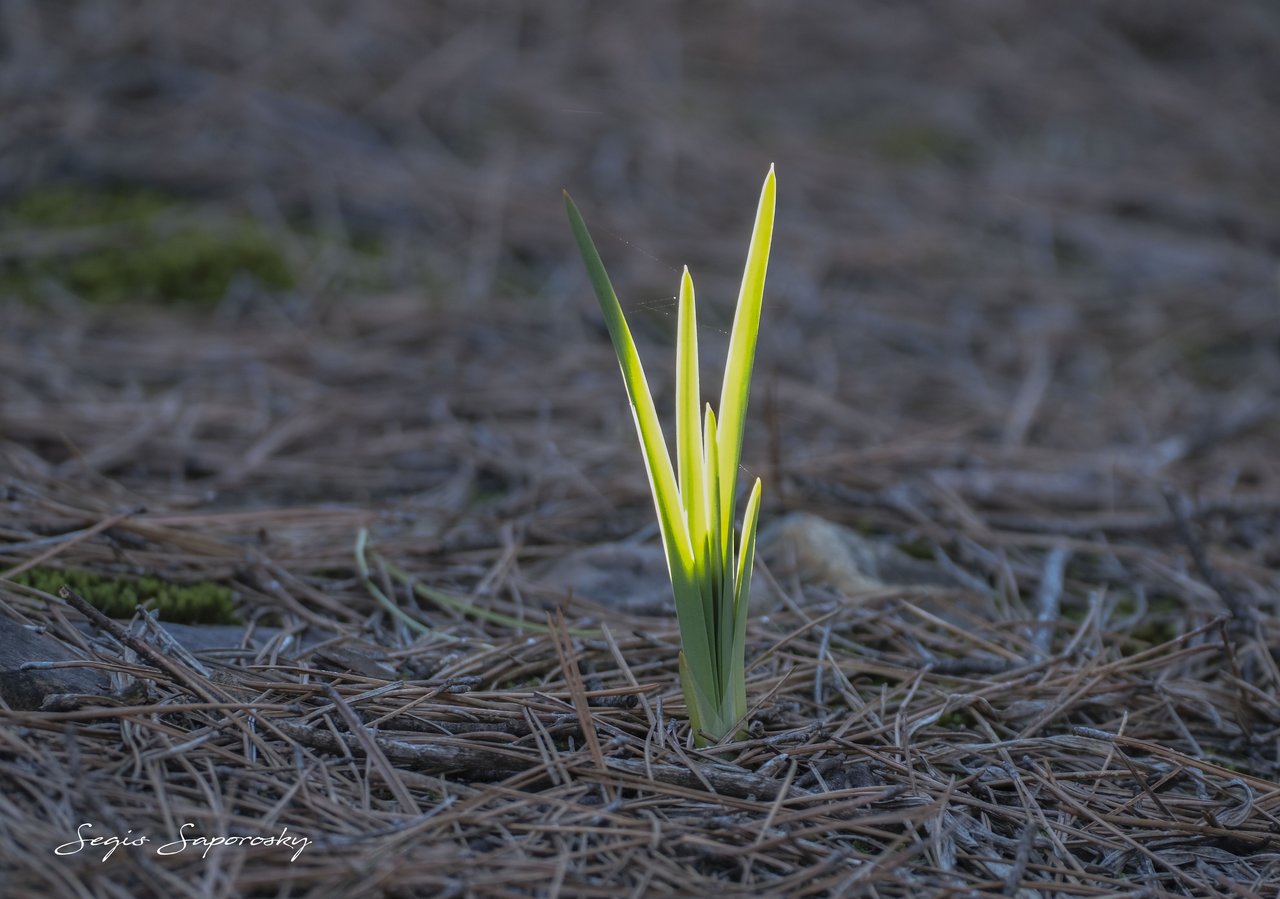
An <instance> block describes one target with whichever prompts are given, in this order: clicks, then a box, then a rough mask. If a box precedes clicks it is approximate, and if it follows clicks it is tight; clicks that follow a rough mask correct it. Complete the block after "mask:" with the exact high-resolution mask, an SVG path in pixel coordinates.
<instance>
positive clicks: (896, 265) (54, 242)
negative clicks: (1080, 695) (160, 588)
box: [0, 0, 1280, 512]
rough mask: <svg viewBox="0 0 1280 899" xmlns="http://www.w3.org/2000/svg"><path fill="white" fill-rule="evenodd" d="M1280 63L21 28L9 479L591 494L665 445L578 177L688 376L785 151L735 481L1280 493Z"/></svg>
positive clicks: (790, 22) (278, 23) (766, 38)
mask: <svg viewBox="0 0 1280 899" xmlns="http://www.w3.org/2000/svg"><path fill="white" fill-rule="evenodd" d="M1277 47H1280V7H1277V6H1276V5H1275V4H1274V3H1272V2H1270V0H1233V2H1229V3H1214V4H1207V3H1203V2H1199V0H1116V2H1102V0H1098V2H1091V0H1086V2H1076V3H1070V4H1030V3H1026V2H1020V0H975V2H970V3H964V4H956V3H948V2H941V0H937V2H929V0H926V2H917V3H894V2H874V0H859V2H844V3H790V2H777V3H764V2H749V3H701V4H683V3H675V2H660V0H655V2H649V3H644V4H609V3H601V2H557V3H547V4H529V3H515V2H484V3H475V2H456V3H450V2H431V3H407V2H391V0H369V2H363V3H360V4H350V3H335V2H315V3H305V4H299V3H285V2H262V0H255V2H237V0H229V2H222V3H216V4H213V3H211V4H198V5H196V4H173V3H167V2H161V0H154V2H146V0H136V2H121V0H74V2H60V3H40V2H33V0H5V2H3V3H0V48H2V49H0V193H2V194H3V197H4V200H5V202H4V206H3V212H2V213H0V291H2V293H3V297H4V299H3V306H2V307H0V310H2V311H0V323H3V325H4V336H3V337H2V338H0V350H2V351H3V354H2V355H3V359H2V360H0V374H2V375H3V377H4V381H3V382H0V383H2V384H3V387H4V395H3V396H2V397H0V441H3V443H4V446H5V448H6V456H5V458H6V459H7V460H8V462H9V464H10V465H11V466H16V467H15V469H14V470H15V471H21V472H25V474H26V475H27V476H31V475H32V474H33V473H35V472H44V473H46V474H48V475H49V476H51V477H53V476H57V477H67V476H70V475H71V474H73V473H77V476H79V475H80V474H84V473H86V472H91V473H94V474H97V475H105V476H110V478H111V479H112V481H113V482H114V483H116V484H120V485H125V486H126V487H128V488H129V489H130V490H133V491H135V492H140V493H142V494H147V493H151V492H158V493H160V494H162V495H163V496H164V497H165V500H164V501H165V502H167V503H179V504H180V503H182V502H186V503H196V504H198V503H201V502H206V501H209V500H210V498H211V497H214V496H215V495H216V496H217V497H219V498H221V500H226V499H227V497H228V496H234V495H235V494H236V491H238V490H243V491H249V492H250V493H251V494H252V496H253V497H255V498H258V499H260V498H262V497H268V498H270V497H272V496H275V497H276V498H277V499H279V498H284V499H290V500H297V499H299V498H306V497H317V496H325V497H329V498H333V499H348V498H350V499H363V498H369V497H377V496H392V495H396V494H404V493H406V492H409V493H411V492H413V491H429V490H433V489H436V488H438V487H440V486H441V485H442V484H444V483H445V482H447V481H448V477H447V473H448V472H450V471H453V470H455V469H456V468H458V467H459V466H461V465H465V466H466V467H468V470H471V471H473V474H474V471H475V470H477V466H479V468H480V469H483V468H484V467H485V463H484V462H483V459H485V458H489V456H492V458H493V460H496V461H493V462H492V465H490V468H491V469H492V470H491V471H489V472H488V473H487V474H484V472H481V474H484V477H488V478H490V480H491V481H492V482H493V486H494V487H495V489H498V490H502V489H505V488H506V486H510V485H511V484H513V483H526V482H527V481H528V480H529V479H530V478H533V477H535V473H534V472H532V470H524V469H523V468H522V465H525V466H532V467H533V468H537V469H538V470H540V471H543V472H546V471H548V470H551V471H552V472H553V474H552V475H549V477H552V478H553V479H554V477H558V476H559V475H555V474H554V473H555V472H559V473H560V475H563V476H564V477H565V478H567V479H568V480H570V481H573V482H574V485H570V486H565V487H564V489H565V490H566V491H568V493H569V494H572V495H573V496H575V497H577V498H579V499H582V498H584V497H590V496H591V495H593V491H595V492H599V491H600V490H602V489H603V488H604V486H605V485H606V484H607V483H609V482H610V481H611V479H612V478H613V476H614V469H613V468H612V462H613V461H615V457H616V456H617V455H618V453H619V451H621V452H622V453H631V452H632V451H633V450H634V447H633V446H632V445H631V443H630V440H631V438H630V437H629V436H628V435H627V431H628V429H629V428H630V423H629V421H628V419H627V415H626V410H625V407H622V408H620V404H621V398H622V391H621V385H620V383H618V382H617V378H616V374H615V373H614V372H615V369H614V367H613V362H612V360H611V354H610V349H609V346H608V342H607V340H606V339H605V335H604V331H603V328H602V326H601V323H600V320H599V313H598V310H597V308H596V306H595V301H594V299H593V297H592V296H591V294H590V292H589V288H588V285H587V281H586V278H585V276H584V274H583V271H582V268H581V262H580V260H579V259H578V258H577V255H576V252H575V251H574V250H573V248H572V246H571V242H570V239H569V233H568V229H567V227H566V224H565V220H564V213H563V207H562V204H561V197H560V191H561V189H562V188H568V189H569V190H570V191H571V192H572V193H573V195H574V197H575V199H576V200H577V202H578V203H579V205H580V206H581V207H582V209H583V212H584V214H585V216H586V218H587V220H588V223H589V224H590V225H591V227H592V229H593V231H594V233H595V235H596V238H597V241H598V242H599V243H600V245H601V251H602V254H603V256H604V258H605V261H606V264H607V265H608V266H609V268H610V271H611V273H612V275H613V277H614V280H615V283H616V285H617V287H618V290H619V294H620V295H621V297H622V299H623V303H624V307H625V308H626V309H627V311H628V313H629V315H630V316H631V317H632V323H633V327H634V328H635V329H636V331H637V332H638V333H639V335H640V336H641V342H642V347H643V349H644V350H645V352H646V358H648V359H650V360H651V361H650V362H649V367H650V372H651V377H653V378H655V379H656V380H657V381H658V382H659V383H660V384H663V383H665V379H666V374H667V371H668V369H669V368H670V366H669V364H668V361H669V360H668V355H669V350H670V348H671V334H672V332H673V330H674V316H673V312H674V305H675V300H674V293H675V288H676V284H677V278H678V273H679V270H680V266H682V265H684V264H688V265H689V266H690V267H691V269H692V271H693V274H694V278H695V283H696V284H697V285H698V288H699V300H700V313H701V314H702V316H703V318H704V321H705V323H706V327H707V329H708V330H707V332H706V337H705V341H704V347H703V357H704V359H705V360H708V364H709V365H711V366H712V367H713V368H714V361H713V360H716V359H718V358H720V357H721V355H722V352H723V347H724V342H725V339H726V338H725V330H726V329H727V326H728V321H729V318H730V316H731V314H732V308H733V302H734V300H735V298H736V291H737V281H738V278H739V276H740V272H741V265H742V260H743V258H744V255H745V249H746V242H747V237H748V234H749V231H750V226H751V221H752V216H753V214H754V210H755V204H756V198H757V195H758V190H759V185H760V182H761V180H762V178H763V176H764V174H765V172H766V171H767V169H768V166H769V164H770V163H773V164H776V166H777V171H778V182H779V206H778V225H777V232H776V236H775V243H774V250H773V262H772V265H771V269H770V276H769V278H770V279H769V285H768V290H767V294H766V306H765V313H764V325H763V334H762V338H761V349H760V356H759V359H758V363H757V379H756V382H755V405H754V410H755V414H754V415H753V419H754V421H753V423H752V428H753V429H754V436H751V435H749V437H748V440H749V441H750V442H749V445H748V449H747V459H746V462H747V464H748V466H749V467H751V468H753V469H755V470H760V471H767V472H769V473H770V474H771V475H772V476H773V478H774V480H775V481H777V482H778V483H779V485H780V486H781V487H782V490H783V493H784V494H786V495H788V496H790V497H791V498H792V499H793V500H795V501H797V502H800V501H802V500H796V494H795V492H794V490H792V489H791V488H794V489H795V490H799V489H801V487H802V486H803V484H804V483H810V484H812V483H813V482H814V481H815V479H816V481H817V482H819V483H821V484H827V485H831V484H838V485H840V486H842V487H844V488H847V489H850V490H861V489H868V490H870V489H875V490H880V489H884V488H886V487H888V486H892V485H893V484H895V483H897V482H899V481H901V480H903V479H907V480H910V479H912V478H916V477H918V476H919V475H920V474H921V473H922V472H928V473H930V478H931V481H930V483H932V484H935V485H936V484H938V483H942V482H946V483H947V485H948V486H947V489H952V490H960V491H961V492H963V493H965V494H966V495H968V496H970V497H971V499H972V500H973V501H975V502H980V503H985V504H995V505H1008V504H1010V503H1015V504H1016V501H1017V498H1018V496H1020V495H1022V494H1021V493H1020V491H1022V492H1026V491H1030V493H1028V494H1027V496H1028V497H1029V498H1028V502H1029V503H1033V504H1036V505H1037V507H1043V505H1044V504H1045V503H1046V502H1048V503H1060V504H1062V505H1063V506H1064V507H1071V506H1073V505H1075V506H1089V507H1092V508H1097V507H1098V506H1099V504H1101V505H1103V506H1106V505H1108V504H1115V503H1117V502H1122V501H1123V497H1124V495H1125V490H1126V489H1127V487H1126V485H1131V486H1133V487H1134V489H1135V490H1137V491H1138V493H1137V494H1134V496H1137V495H1138V494H1141V495H1147V494H1146V493H1144V491H1145V490H1146V487H1147V486H1149V485H1148V480H1149V479H1150V478H1152V477H1153V476H1154V477H1166V476H1168V477H1177V478H1185V479H1188V482H1189V483H1190V484H1191V485H1192V486H1194V487H1195V488H1196V489H1197V490H1205V491H1209V492H1215V491H1216V492H1218V493H1227V494H1229V493H1231V492H1232V491H1233V490H1236V489H1237V488H1238V487H1239V486H1240V485H1241V484H1244V485H1246V486H1250V487H1254V488H1259V489H1261V488H1263V487H1266V486H1267V485H1270V484H1271V482H1272V481H1273V480H1274V479H1275V478H1276V476H1277V474H1280V472H1277V469H1276V462H1275V457H1274V453H1273V452H1270V450H1271V449H1273V448H1274V438H1275V436H1276V429H1275V412H1276V405H1275V403H1276V388H1277V384H1278V383H1280V370H1278V366H1277V348H1278V346H1280V324H1278V323H1277V314H1276V313H1277V268H1276V253H1277V249H1280V224H1278V222H1280V215H1278V213H1280V154H1277V153H1276V150H1275V148H1276V147H1277V146H1280V117H1278V115H1277V112H1278V109H1280V54H1277V52H1276V48H1277ZM704 380H705V381H708V382H709V381H711V379H710V378H706V379H704ZM165 403H168V405H165ZM575 428H577V429H578V430H575ZM576 433H581V434H582V435H583V439H584V440H586V439H587V438H588V437H589V438H590V439H593V440H594V439H598V438H601V437H603V438H604V442H603V443H602V444H600V445H598V446H596V447H595V449H594V450H592V449H591V448H589V447H587V446H585V445H575V444H574V443H573V441H574V440H575V439H576V438H575V437H574V436H573V435H574V434H576ZM415 435H416V436H415ZM415 442H416V444H417V445H415ZM552 444H554V452H553V451H551V450H548V449H547V447H548V446H549V445H552ZM378 447H381V450H378ZM606 448H607V449H606ZM357 449H358V452H357ZM286 450H293V451H297V452H301V453H305V454H310V455H309V456H307V458H308V459H309V460H310V462H309V463H308V464H312V463H314V465H318V466H320V467H319V468H314V467H312V468H308V469H307V470H306V471H305V473H297V474H296V478H297V480H296V482H295V481H290V478H293V477H295V468H291V467H290V466H289V465H287V464H285V463H284V462H283V461H282V459H281V456H282V454H284V453H285V451H286ZM1210 452H1212V460H1211V461H1210V462H1206V461H1205V456H1206V454H1208V453H1210ZM365 453H369V454H372V458H370V459H369V461H368V468H367V470H365V471H362V472H359V473H356V472H355V471H354V469H355V468H357V467H359V466H360V465H361V464H363V463H362V462H361V461H359V460H361V459H364V458H365V456H364V455H362V454H365ZM486 454H488V455H486ZM530 454H532V455H530ZM1099 454H1101V455H1099ZM521 457H523V458H524V459H525V461H524V462H520V461H519V460H520V459H521ZM553 457H554V458H553ZM477 459H480V460H482V461H481V462H477V461H476V460H477ZM529 459H533V460H534V461H528V460H529ZM616 461H619V465H620V467H619V468H618V471H621V472H625V474H623V478H624V483H625V484H626V485H628V489H629V491H630V493H629V495H630V496H631V497H632V498H634V499H639V500H643V495H644V484H643V481H642V479H641V478H640V477H637V474H638V472H636V471H635V469H636V468H637V467H638V466H636V465H635V464H634V463H636V461H637V459H635V458H632V457H631V456H626V457H625V459H621V460H616ZM623 462H625V463H626V464H625V465H622V463H623ZM556 465H562V466H564V468H563V470H562V469H559V468H556V467H555V466H556ZM548 466H550V469H549V468H548ZM987 469H990V472H992V473H991V474H990V475H989V476H987V475H983V476H982V477H979V476H978V474H975V471H978V472H979V473H981V471H985V470H987ZM296 471H297V472H302V470H301V469H296ZM1019 471H1023V472H1025V473H1026V476H1025V477H1022V476H1020V475H1019V476H1017V477H1015V476H1014V475H1017V473H1018V472H1019ZM317 472H319V473H317ZM939 472H941V475H940V474H939ZM157 475H161V476H162V477H161V481H162V482H163V489H161V490H158V491H153V490H152V488H151V486H148V485H154V484H155V483H156V478H157ZM584 475H585V477H586V483H587V486H583V484H581V483H578V480H579V479H580V478H581V477H582V476H584ZM792 476H794V478H793V477H792ZM475 477H476V478H480V480H482V481H483V478H482V477H480V475H475ZM948 478H950V481H948ZM983 478H985V480H984V479H983ZM1019 478H1021V479H1019ZM473 480H474V478H473ZM317 483H322V484H323V486H322V487H321V486H316V485H317ZM308 484H311V486H307V485H308ZM931 489H932V488H931ZM788 490H791V492H790V493H788ZM184 491H185V492H184ZM819 492H822V491H819ZM827 494H830V491H829V490H827V491H826V494H824V495H827ZM154 499H155V498H154V497H152V500H153V501H154ZM241 499H242V500H243V499H245V497H244V496H242V497H241ZM637 508H638V509H639V510H640V511H641V512H643V510H644V509H645V504H644V503H643V501H641V502H639V504H638V506H637Z"/></svg>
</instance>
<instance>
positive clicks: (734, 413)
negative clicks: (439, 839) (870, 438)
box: [564, 166, 775, 745]
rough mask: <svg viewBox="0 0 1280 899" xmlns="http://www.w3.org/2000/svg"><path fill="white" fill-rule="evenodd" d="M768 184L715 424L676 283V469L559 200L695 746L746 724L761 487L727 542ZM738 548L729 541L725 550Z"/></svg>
mask: <svg viewBox="0 0 1280 899" xmlns="http://www.w3.org/2000/svg"><path fill="white" fill-rule="evenodd" d="M774 195H775V181H774V174H773V167H772V166H770V167H769V174H768V175H767V176H766V177H765V180H764V188H763V189H762V190H761V192H760V205H759V207H758V209H757V211H756V222H755V228H754V229H753V231H752V234H751V244H750V247H749V248H748V250H747V265H746V270H745V272H744V273H743V276H742V289H741V291H740V292H739V294H738V307H737V310H736V312H735V313H734V317H733V330H732V332H731V334H730V337H729V358H728V362H727V364H726V366H725V373H724V384H723V387H722V389H721V393H720V416H719V421H718V422H717V417H716V414H715V412H714V411H713V410H712V408H711V406H710V404H708V405H707V407H706V414H705V416H703V417H702V419H701V421H699V414H698V413H699V403H700V392H699V386H698V335H697V322H696V316H695V314H694V300H693V279H692V278H690V277H689V269H688V267H687V266H686V267H685V269H684V273H683V275H682V276H681V278H680V312H679V323H678V325H677V333H676V460H677V461H676V465H677V467H678V473H679V482H678V483H677V481H676V474H677V469H673V467H672V464H671V456H670V454H669V453H668V450H667V444H666V440H665V439H664V438H663V436H662V425H661V424H659V422H658V413H657V410H656V409H655V408H654V404H653V395H652V393H650V391H649V384H648V381H646V379H645V375H644V367H643V366H642V365H641V364H640V356H639V354H638V353H637V352H636V345H635V342H634V341H633V340H632V339H631V330H630V328H628V327H627V320H626V317H625V316H624V315H623V313H622V306H621V305H620V304H619V303H618V297H617V295H616V294H615V293H614V292H613V285H612V284H611V283H610V282H609V275H608V274H607V273H606V272H605V268H604V263H603V262H601V261H600V254H599V253H598V252H597V251H596V247H595V244H594V243H593V242H592V240H591V235H590V234H589V233H588V232H587V226H586V224H585V223H584V222H583V221H582V216H581V215H580V214H579V212H578V208H577V207H576V206H575V205H574V204H573V200H571V199H570V198H569V194H568V193H567V192H566V193H565V195H564V201H565V208H566V209H567V211H568V213H569V225H570V227H571V228H572V229H573V236H574V238H575V239H576V240H577V243H578V249H579V250H580V251H581V252H582V258H583V261H584V262H585V263H586V266H587V273H588V275H590V278H591V285H592V287H593V288H594V289H595V294H596V298H597V299H598V300H599V301H600V308H601V310H603V312H604V318H605V323H606V325H608V328H609V336H610V337H611V338H612V339H613V348H614V350H615V351H616V352H617V355H618V364H619V366H620V367H621V369H622V379H623V381H624V382H625V383H626V388H627V395H628V397H629V398H630V400H631V412H632V415H633V416H634V418H635V423H636V432H637V433H638V434H639V437H640V448H641V451H642V454H643V456H644V463H645V469H646V470H647V472H648V474H649V487H650V489H651V490H652V491H653V500H654V505H655V507H656V508H657V513H658V526H659V529H660V530H661V532H662V543H663V548H664V549H665V551H666V556H667V570H668V572H669V574H670V575H671V589H672V593H673V594H674V595H675V602H676V618H677V620H678V622H679V625H680V644H681V651H680V656H679V667H680V686H681V689H682V690H683V691H684V697H685V704H686V705H687V706H688V708H689V720H690V723H691V725H692V726H693V731H694V735H695V739H696V740H697V742H698V744H699V745H706V744H707V743H711V742H715V743H718V742H719V741H721V740H723V739H724V738H725V737H728V736H730V735H735V736H736V735H737V734H738V733H739V732H740V730H741V728H742V726H743V724H744V723H745V719H746V716H747V687H746V664H745V659H744V656H745V651H746V636H747V598H748V596H749V595H750V591H751V567H752V564H753V562H754V558H755V543H756V523H757V521H758V519H759V514H760V479H759V478H757V479H756V482H755V486H754V487H753V488H752V489H751V497H750V499H748V500H747V508H746V512H745V514H744V516H743V521H742V532H741V536H740V538H737V535H735V533H734V530H733V521H734V512H735V508H734V506H735V502H736V499H737V485H738V462H739V460H740V458H741V455H742V433H743V427H744V425H745V421H746V411H747V394H748V392H749V390H750V387H751V366H752V363H753V361H754V360H755V352H756V334H757V332H758V331H759V328H760V302H761V299H762V297H763V295H764V278H765V272H766V270H767V269H768V266H769V245H770V243H771V241H772V238H773V209H774ZM735 538H737V539H735Z"/></svg>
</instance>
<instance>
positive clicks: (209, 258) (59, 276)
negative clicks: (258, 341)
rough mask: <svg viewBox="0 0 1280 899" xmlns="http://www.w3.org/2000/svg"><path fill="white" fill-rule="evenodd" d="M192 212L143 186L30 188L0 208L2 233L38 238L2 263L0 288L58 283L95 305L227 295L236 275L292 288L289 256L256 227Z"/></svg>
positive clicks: (26, 289) (22, 290) (20, 289)
mask: <svg viewBox="0 0 1280 899" xmlns="http://www.w3.org/2000/svg"><path fill="white" fill-rule="evenodd" d="M197 213H198V210H196V209H195V208H194V207H193V206H191V204H189V203H185V202H183V201H179V200H174V199H171V198H168V197H166V196H164V195H163V194H159V193H156V192H154V191H147V190H95V189H88V188H78V187H48V188H41V189H39V190H37V191H33V192H32V193H30V194H27V195H26V196H25V197H22V198H21V199H19V200H18V201H17V202H16V203H14V204H13V205H12V206H10V207H9V209H8V210H7V211H5V212H4V213H3V214H0V231H4V232H8V233H11V234H12V233H18V234H30V233H32V232H35V233H37V234H39V235H41V239H38V240H33V241H28V242H27V243H29V244H30V245H31V246H32V248H33V249H32V250H31V251H30V252H25V253H20V254H14V255H13V256H11V257H10V258H9V259H8V260H7V261H6V262H5V263H4V267H3V271H0V291H3V292H7V293H11V294H12V293H16V294H18V295H22V296H28V297H30V296H35V295H38V292H39V286H40V284H41V283H47V282H54V283H59V284H62V285H63V286H64V287H65V288H67V289H68V290H70V291H72V292H73V293H75V294H76V295H78V296H80V297H83V298H84V299H86V300H88V301H90V302H94V303H119V302H124V301H147V302H164V303H193V304H197V305H200V304H209V303H213V302H216V301H217V300H219V299H221V298H222V297H223V296H225V295H226V292H227V289H228V288H229V287H230V285H231V283H232V281H233V280H234V279H235V278H237V277H247V278H251V279H252V280H254V281H256V282H257V283H258V284H259V285H261V286H262V287H264V288H266V289H268V290H286V289H288V288H290V287H293V286H294V284H295V281H296V279H295V277H294V273H293V271H292V269H291V267H290V265H289V262H288V260H287V259H286V258H285V255H284V254H283V253H282V252H281V250H280V249H279V247H277V246H276V245H275V243H274V241H273V240H272V238H271V235H270V234H268V233H267V232H266V230H265V229H263V228H262V227H261V226H260V225H258V224H257V223H255V222H254V221H252V220H251V219H248V218H245V217H239V218H234V219H231V220H222V219H217V218H210V217H207V216H205V217H201V216H199V215H198V214H197ZM46 238H47V239H46Z"/></svg>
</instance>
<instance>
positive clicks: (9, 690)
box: [0, 618, 112, 711]
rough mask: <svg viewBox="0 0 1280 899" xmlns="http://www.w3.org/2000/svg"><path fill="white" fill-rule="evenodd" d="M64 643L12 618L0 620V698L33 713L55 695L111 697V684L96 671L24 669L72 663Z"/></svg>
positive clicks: (73, 659) (19, 708) (71, 668)
mask: <svg viewBox="0 0 1280 899" xmlns="http://www.w3.org/2000/svg"><path fill="white" fill-rule="evenodd" d="M79 659H80V657H79V656H77V655H76V654H75V653H73V652H72V651H71V650H70V649H68V648H67V646H66V644H65V643H62V642H61V641H60V640H57V639H55V638H54V637H51V636H49V635H48V634H45V633H42V632H40V631H38V630H36V629H34V628H30V627H28V626H26V625H24V624H22V623H20V622H18V621H14V620H13V619H12V618H0V699H3V700H4V701H5V703H6V704H7V705H8V706H9V707H10V708H12V709H17V710H20V711H32V710H34V709H38V708H40V706H41V705H43V704H44V700H45V697H47V696H50V695H52V694H55V693H81V694H89V695H92V696H107V695H110V694H111V692H112V690H111V681H110V679H109V678H108V677H107V675H105V674H104V673H102V672H101V671H99V670H97V669H95V668H88V667H85V668H80V667H68V668H27V669H25V670H24V669H23V665H26V664H27V663H30V662H73V661H77V660H79Z"/></svg>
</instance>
